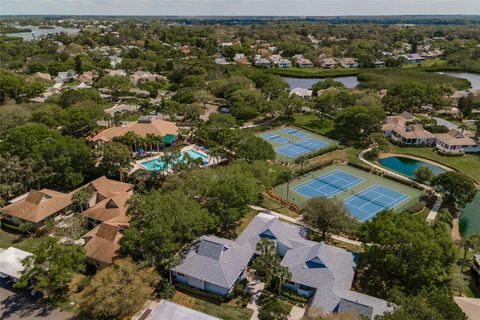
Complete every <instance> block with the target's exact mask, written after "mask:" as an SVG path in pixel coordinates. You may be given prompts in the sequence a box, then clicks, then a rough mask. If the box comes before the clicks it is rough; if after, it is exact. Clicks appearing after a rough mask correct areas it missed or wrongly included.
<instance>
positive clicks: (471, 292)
mask: <svg viewBox="0 0 480 320" xmlns="http://www.w3.org/2000/svg"><path fill="white" fill-rule="evenodd" d="M462 258H463V249H460V250H457V263H455V264H454V265H453V279H454V281H453V282H452V291H453V293H454V294H455V295H461V294H463V295H466V296H467V297H469V298H480V290H479V289H478V288H477V287H476V285H475V281H474V279H473V277H472V274H471V272H470V265H471V264H472V260H473V254H472V252H471V251H470V252H469V253H468V254H467V261H466V263H465V267H464V268H463V273H462V272H461V261H462Z"/></svg>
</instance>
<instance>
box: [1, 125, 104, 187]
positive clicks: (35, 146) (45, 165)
mask: <svg viewBox="0 0 480 320" xmlns="http://www.w3.org/2000/svg"><path fill="white" fill-rule="evenodd" d="M0 151H2V152H5V153H9V154H11V155H12V156H18V157H19V158H20V159H21V160H23V159H32V160H33V161H34V162H35V170H36V172H37V174H38V175H39V176H40V182H41V186H42V187H52V188H55V189H71V188H73V187H75V186H77V185H79V184H81V183H82V182H83V181H84V178H85V177H86V176H89V175H91V174H92V172H94V163H95V157H94V154H93V151H92V150H91V149H90V148H89V147H88V146H87V144H86V142H85V140H83V139H82V140H77V139H74V138H72V137H68V136H62V135H61V134H60V133H58V132H57V131H54V130H50V129H48V128H47V127H46V126H44V125H42V124H36V123H29V124H25V125H23V126H19V127H16V128H15V129H12V130H11V131H10V132H9V134H8V135H7V137H6V138H5V140H3V141H2V142H1V143H0Z"/></svg>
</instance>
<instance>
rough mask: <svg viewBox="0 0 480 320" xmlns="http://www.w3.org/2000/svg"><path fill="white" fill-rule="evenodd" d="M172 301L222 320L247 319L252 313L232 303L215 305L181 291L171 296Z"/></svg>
mask: <svg viewBox="0 0 480 320" xmlns="http://www.w3.org/2000/svg"><path fill="white" fill-rule="evenodd" d="M172 301H173V302H175V303H178V304H181V305H183V306H186V307H188V308H192V309H194V310H197V311H200V312H203V313H206V314H209V315H211V316H214V317H218V318H220V319H224V320H249V319H250V318H251V316H252V313H253V310H250V309H247V308H242V307H240V306H236V305H234V304H227V303H222V304H221V305H216V304H214V303H211V302H208V301H204V300H200V299H197V298H194V297H192V296H189V295H186V294H184V293H182V292H177V293H176V294H175V296H174V297H173V298H172Z"/></svg>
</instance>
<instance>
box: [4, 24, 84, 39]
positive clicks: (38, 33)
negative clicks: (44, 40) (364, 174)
mask: <svg viewBox="0 0 480 320" xmlns="http://www.w3.org/2000/svg"><path fill="white" fill-rule="evenodd" d="M18 28H22V29H31V30H32V32H14V33H5V35H6V36H9V37H20V38H23V40H25V41H30V40H32V39H38V38H39V37H42V36H45V35H47V34H52V33H60V32H65V33H77V32H78V31H80V29H74V28H64V27H54V29H40V28H39V27H38V26H18Z"/></svg>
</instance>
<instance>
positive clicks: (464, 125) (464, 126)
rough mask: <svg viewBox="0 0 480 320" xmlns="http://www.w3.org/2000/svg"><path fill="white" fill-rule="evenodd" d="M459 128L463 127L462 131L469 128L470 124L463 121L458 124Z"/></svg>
mask: <svg viewBox="0 0 480 320" xmlns="http://www.w3.org/2000/svg"><path fill="white" fill-rule="evenodd" d="M458 128H459V129H462V133H463V131H464V130H465V129H468V125H466V124H465V123H462V124H461V125H459V126H458Z"/></svg>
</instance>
